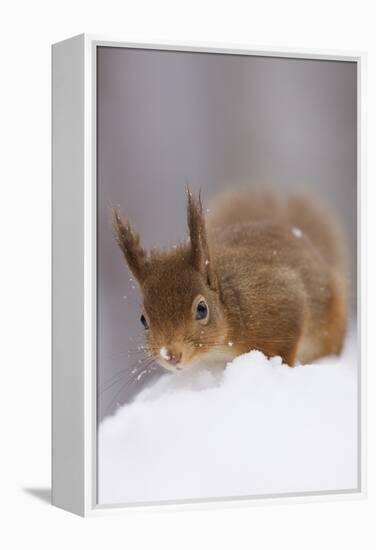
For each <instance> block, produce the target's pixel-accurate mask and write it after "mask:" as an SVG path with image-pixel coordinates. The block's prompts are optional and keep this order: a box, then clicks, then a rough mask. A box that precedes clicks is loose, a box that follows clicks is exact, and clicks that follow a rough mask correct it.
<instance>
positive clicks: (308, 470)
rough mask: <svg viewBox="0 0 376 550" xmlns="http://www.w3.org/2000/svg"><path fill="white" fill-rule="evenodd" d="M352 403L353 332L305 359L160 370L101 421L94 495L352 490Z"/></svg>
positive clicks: (257, 355)
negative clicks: (322, 355)
mask: <svg viewBox="0 0 376 550" xmlns="http://www.w3.org/2000/svg"><path fill="white" fill-rule="evenodd" d="M357 410H358V407H357V362H356V341H355V336H354V334H352V335H350V336H349V337H348V340H347V343H346V348H345V350H344V353H343V354H342V357H340V358H337V357H336V358H332V357H330V358H326V359H322V360H320V361H317V362H315V363H313V364H312V365H304V366H297V367H295V368H293V369H291V368H289V367H287V366H285V365H282V362H281V359H280V358H278V357H275V358H272V359H270V360H268V359H267V358H266V357H265V356H264V355H263V354H262V353H261V352H258V351H251V352H250V353H247V354H245V355H242V356H240V357H237V358H236V359H235V360H234V361H232V363H229V364H228V365H227V367H226V369H225V371H223V372H222V373H213V372H208V371H201V372H189V373H183V374H182V375H171V376H170V375H166V376H164V377H162V378H161V379H160V380H158V381H157V382H156V383H154V384H153V385H152V386H150V387H148V388H147V389H145V390H143V391H142V392H141V393H140V394H139V395H138V397H137V398H136V400H135V401H133V402H132V403H131V404H128V405H125V406H123V407H121V408H120V409H119V410H118V411H117V413H116V414H115V415H114V416H112V417H109V418H107V419H105V420H104V421H103V422H102V423H101V424H100V426H99V433H98V480H99V488H98V489H99V503H100V504H104V503H124V504H125V503H136V502H158V501H159V502H160V501H168V500H180V499H198V498H214V497H229V498H230V497H240V496H254V495H268V494H276V493H279V494H281V493H283V494H285V493H299V492H306V491H335V490H350V489H355V488H356V487H357V468H358V464H357Z"/></svg>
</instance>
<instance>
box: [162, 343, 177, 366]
mask: <svg viewBox="0 0 376 550" xmlns="http://www.w3.org/2000/svg"><path fill="white" fill-rule="evenodd" d="M160 355H161V357H162V359H164V360H165V361H166V362H167V363H169V364H170V365H178V364H179V363H180V361H181V358H182V353H181V352H180V351H179V352H178V351H173V350H170V349H167V348H165V347H163V348H161V350H160Z"/></svg>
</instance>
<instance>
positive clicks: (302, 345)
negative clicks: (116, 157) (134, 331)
mask: <svg viewBox="0 0 376 550" xmlns="http://www.w3.org/2000/svg"><path fill="white" fill-rule="evenodd" d="M187 220H188V232H189V240H188V241H187V242H185V243H181V244H178V245H176V246H175V247H174V248H173V249H171V250H159V249H153V250H151V251H146V250H145V249H144V248H143V246H142V245H141V242H140V237H139V235H138V234H137V233H136V232H135V231H134V229H133V227H132V226H131V225H130V223H129V221H127V220H124V219H122V217H121V215H120V213H119V211H118V210H114V212H113V225H114V229H115V235H116V239H117V242H118V244H119V246H120V249H121V250H122V252H123V254H124V257H125V259H126V261H127V264H128V266H129V269H130V271H131V272H132V274H133V276H134V278H135V280H136V281H137V283H138V285H139V287H140V290H141V293H142V296H143V311H142V314H141V323H142V324H143V326H144V328H145V334H146V350H147V352H148V354H149V355H150V356H152V357H153V358H154V359H155V360H156V361H157V362H159V363H160V364H161V365H162V366H163V367H165V368H166V369H168V370H170V371H177V370H181V369H186V368H188V367H190V366H192V365H196V364H204V365H206V366H210V367H215V366H225V365H226V363H227V362H228V361H230V360H231V359H232V358H234V357H236V356H238V355H240V354H242V353H245V352H248V351H250V350H252V349H257V350H260V351H262V352H263V353H264V354H265V355H266V356H268V357H272V356H276V355H278V356H280V357H281V358H282V360H283V362H284V363H285V364H287V365H289V366H291V367H292V366H294V364H295V363H296V362H297V361H298V362H300V363H307V362H311V361H313V360H314V359H317V358H319V357H322V356H325V355H329V354H339V353H340V352H341V349H342V345H343V340H344V336H345V331H346V319H347V304H346V302H347V296H346V283H345V274H344V273H345V253H344V250H345V247H344V239H343V236H342V234H341V231H340V228H339V226H338V225H337V223H336V222H335V221H334V219H333V215H331V214H330V213H329V212H327V211H326V210H325V209H324V208H323V207H322V206H320V205H319V204H318V203H316V202H315V201H313V200H312V199H309V198H306V197H300V196H288V197H286V198H283V197H279V196H277V195H276V194H273V193H264V192H256V191H252V190H249V189H245V190H235V191H232V192H227V193H225V194H223V195H222V196H220V197H219V198H217V199H216V200H215V201H214V202H213V203H212V204H211V205H210V208H209V209H208V213H207V215H205V214H204V209H203V206H202V201H201V198H200V197H199V196H195V195H194V194H193V193H192V192H190V191H189V190H188V191H187Z"/></svg>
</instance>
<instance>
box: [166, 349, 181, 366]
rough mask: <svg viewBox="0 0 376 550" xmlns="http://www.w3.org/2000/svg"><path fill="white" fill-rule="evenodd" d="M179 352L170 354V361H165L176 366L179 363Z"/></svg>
mask: <svg viewBox="0 0 376 550" xmlns="http://www.w3.org/2000/svg"><path fill="white" fill-rule="evenodd" d="M181 355H182V354H181V352H176V353H170V356H169V357H170V359H167V361H168V362H169V363H171V365H178V364H179V363H180V361H181Z"/></svg>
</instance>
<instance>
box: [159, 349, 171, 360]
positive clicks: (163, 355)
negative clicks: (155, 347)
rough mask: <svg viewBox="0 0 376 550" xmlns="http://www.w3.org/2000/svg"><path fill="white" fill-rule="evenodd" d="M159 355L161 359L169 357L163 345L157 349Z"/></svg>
mask: <svg viewBox="0 0 376 550" xmlns="http://www.w3.org/2000/svg"><path fill="white" fill-rule="evenodd" d="M159 355H160V356H161V357H162V359H165V360H166V361H168V360H169V359H170V356H169V354H168V351H167V348H165V346H163V347H161V349H160V350H159Z"/></svg>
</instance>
